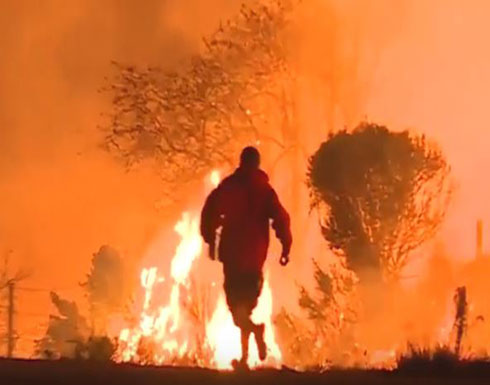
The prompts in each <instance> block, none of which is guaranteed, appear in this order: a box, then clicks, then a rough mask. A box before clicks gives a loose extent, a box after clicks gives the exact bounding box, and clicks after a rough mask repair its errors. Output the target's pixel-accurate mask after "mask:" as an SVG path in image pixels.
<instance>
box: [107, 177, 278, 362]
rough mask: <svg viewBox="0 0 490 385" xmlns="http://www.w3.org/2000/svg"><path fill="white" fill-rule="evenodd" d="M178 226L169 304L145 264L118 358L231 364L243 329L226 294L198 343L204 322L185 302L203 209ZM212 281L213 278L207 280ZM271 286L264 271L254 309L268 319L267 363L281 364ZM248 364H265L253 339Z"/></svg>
mask: <svg viewBox="0 0 490 385" xmlns="http://www.w3.org/2000/svg"><path fill="white" fill-rule="evenodd" d="M209 180H210V182H211V184H212V186H217V185H218V184H219V181H220V175H219V172H218V171H213V172H212V173H211V175H210V177H209ZM174 230H175V231H176V232H177V234H178V235H179V236H180V243H179V245H178V246H177V248H176V250H175V255H174V256H173V258H172V261H171V263H170V278H171V280H170V282H171V288H170V294H169V299H168V303H167V304H160V303H155V302H158V300H157V299H156V298H158V296H155V294H156V293H158V290H159V285H160V284H162V283H163V282H165V279H164V278H163V277H162V276H160V275H159V269H158V268H157V267H155V266H152V267H149V268H144V269H143V270H142V271H141V274H140V284H141V290H142V291H143V294H144V295H143V297H142V301H141V303H140V304H139V309H140V313H139V316H138V318H139V322H138V324H137V325H136V326H134V327H126V328H124V329H122V330H121V331H120V333H119V344H118V351H117V353H116V357H115V358H116V360H118V361H124V362H129V361H131V362H139V363H152V364H160V365H161V364H172V363H175V362H178V360H179V359H182V358H184V357H188V358H190V359H191V360H190V361H191V362H194V363H197V364H200V365H203V366H206V365H208V366H211V367H214V368H217V369H230V368H231V361H232V360H233V359H237V358H240V356H241V343H240V331H239V329H238V328H237V327H236V326H235V325H234V323H233V319H232V316H231V314H230V312H229V310H228V307H227V305H226V300H225V297H224V294H221V295H220V296H219V298H218V300H217V302H216V307H215V309H214V311H213V312H212V315H211V317H210V318H209V319H206V320H205V325H204V330H205V336H204V341H201V342H203V343H204V344H202V345H201V346H197V345H198V343H196V342H195V341H197V340H198V334H199V333H198V331H199V330H200V327H202V326H203V325H196V324H195V322H192V320H191V319H190V317H189V315H188V312H187V310H186V308H185V305H184V302H185V299H189V298H188V297H189V296H190V294H189V287H190V274H191V272H192V269H193V267H194V266H195V262H196V261H197V260H198V259H199V258H201V257H202V251H203V242H202V239H201V236H200V233H199V215H198V214H197V213H192V212H184V213H183V214H182V217H181V219H180V221H179V222H178V223H177V224H176V225H175V227H174ZM208 284H209V285H210V286H213V285H214V283H213V282H209V283H208ZM272 305H273V304H272V291H271V288H270V284H269V281H268V278H267V275H266V277H265V281H264V288H263V291H262V294H261V296H260V298H259V301H258V305H257V308H256V309H255V311H254V313H253V314H252V319H253V320H254V321H255V322H260V323H264V324H265V340H266V343H267V346H268V350H269V351H268V359H267V361H266V362H265V364H267V365H269V366H278V365H280V364H281V351H280V349H279V346H278V345H277V343H276V341H275V336H274V326H273V323H272V308H273V306H272ZM203 349H208V350H209V353H210V355H211V358H210V360H209V361H208V362H206V361H205V360H204V359H203V357H199V355H203V353H202V350H203ZM248 364H249V366H250V367H257V366H259V365H260V364H261V362H260V360H259V357H258V350H257V346H256V344H255V341H254V340H253V339H252V341H251V343H250V355H249V360H248Z"/></svg>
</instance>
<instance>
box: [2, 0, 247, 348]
mask: <svg viewBox="0 0 490 385" xmlns="http://www.w3.org/2000/svg"><path fill="white" fill-rule="evenodd" d="M238 6H239V2H238V1H226V0H213V1H207V2H206V6H204V5H203V2H201V1H198V0H186V1H155V0H148V1H144V2H141V1H137V0H134V1H130V0H124V1H119V0H109V1H104V2H100V1H98V0H89V1H87V0H83V1H82V0H75V1H70V2H64V1H57V0H51V1H43V2H33V1H29V0H21V1H16V2H1V4H0V51H1V52H2V55H1V59H0V101H1V102H0V255H3V253H5V252H7V250H12V261H13V263H14V264H15V265H18V266H21V267H22V268H23V269H27V270H29V271H31V272H32V275H31V277H30V278H29V280H27V281H25V282H23V285H24V286H28V287H33V288H35V289H40V290H41V291H39V292H25V291H22V290H21V288H20V287H19V291H18V294H17V297H18V303H17V308H18V322H19V323H18V324H17V325H16V326H17V329H18V330H17V331H18V332H19V334H20V335H21V337H22V338H24V337H25V338H31V336H32V335H34V336H35V335H36V334H38V333H39V332H40V330H37V331H33V330H31V329H29V330H28V329H26V328H24V327H23V323H24V322H25V323H26V324H27V323H29V324H30V325H32V322H33V321H37V322H39V323H41V322H43V321H45V320H47V313H46V310H45V309H46V306H47V305H48V303H49V290H56V291H57V292H60V293H62V295H63V296H66V297H69V298H70V299H74V300H77V301H79V300H81V299H82V298H83V297H82V295H83V294H82V291H81V289H80V288H79V285H78V283H79V282H82V281H83V279H84V277H85V275H86V273H87V272H88V271H89V267H90V259H91V257H92V254H93V253H94V252H96V251H97V250H98V249H99V247H100V246H101V245H103V244H109V245H111V246H113V247H115V248H116V249H117V250H119V251H120V252H121V255H122V256H123V257H124V258H125V259H126V261H127V262H128V263H133V264H136V263H138V262H139V258H140V257H141V255H142V254H143V252H144V250H145V248H146V247H147V245H148V244H149V242H150V240H152V239H153V237H154V235H155V232H156V231H158V229H159V228H160V226H161V225H162V223H165V221H166V220H168V216H169V214H171V213H166V212H163V213H162V212H161V211H157V210H155V207H154V202H155V201H157V200H158V199H159V198H160V193H161V191H160V188H159V180H158V178H157V177H155V176H154V175H153V174H152V173H151V172H149V171H147V170H137V171H135V172H131V173H127V172H126V171H125V170H124V169H123V167H121V165H120V164H117V163H116V162H115V161H114V159H112V158H110V157H109V156H108V155H106V154H105V153H104V152H103V151H101V150H100V149H99V148H98V145H99V143H100V141H101V137H100V131H99V130H98V129H97V125H98V124H100V123H101V122H103V116H101V113H104V112H107V111H108V110H109V108H110V101H109V95H107V94H104V93H100V92H98V91H99V90H100V88H101V87H103V86H104V85H105V84H106V83H105V77H110V76H111V75H112V71H113V68H112V66H111V61H112V60H115V61H119V62H122V63H131V64H136V65H145V66H146V65H159V66H163V67H175V66H177V65H180V63H181V62H182V61H184V60H186V59H187V58H188V56H189V55H190V54H192V53H194V52H196V50H197V49H198V48H199V44H200V41H201V40H200V39H201V36H202V35H203V34H206V33H209V32H210V30H212V29H213V28H215V26H216V24H217V23H218V20H219V19H220V18H221V17H227V15H228V14H229V13H231V12H234V11H236V9H237V7H238ZM190 11H192V12H190ZM196 11H198V13H195V12H196ZM133 270H134V269H133ZM81 302H83V301H81ZM26 310H28V311H29V313H30V314H31V316H32V317H34V318H32V317H31V316H26V315H24V313H25V311H26ZM82 311H83V309H82ZM41 330H42V328H41ZM31 339H32V338H31ZM30 343H31V345H32V341H31V342H30ZM19 344H20V345H22V344H24V345H25V344H27V342H26V341H22V340H21V341H19ZM19 349H20V350H22V347H21V346H20V347H19ZM19 349H18V350H19ZM29 350H30V349H29Z"/></svg>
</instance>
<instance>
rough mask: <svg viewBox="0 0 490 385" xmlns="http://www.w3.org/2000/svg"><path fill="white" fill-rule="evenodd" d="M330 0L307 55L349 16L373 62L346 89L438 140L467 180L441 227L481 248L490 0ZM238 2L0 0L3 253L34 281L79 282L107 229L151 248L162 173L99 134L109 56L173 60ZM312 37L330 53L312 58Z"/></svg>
mask: <svg viewBox="0 0 490 385" xmlns="http://www.w3.org/2000/svg"><path fill="white" fill-rule="evenodd" d="M304 3H305V4H306V6H307V4H308V1H304ZM316 3H317V4H318V3H319V1H316ZM320 3H321V2H320ZM323 3H324V4H325V5H328V6H329V7H328V9H330V10H332V9H333V12H334V17H332V15H331V14H329V16H328V17H327V14H322V13H321V12H320V13H318V14H316V15H314V17H316V21H317V23H313V24H311V25H304V26H302V28H303V29H304V30H305V31H306V32H307V33H306V34H305V36H315V39H314V40H312V41H313V43H311V42H310V43H308V42H305V43H304V44H305V47H307V49H308V51H309V52H308V53H307V54H306V55H305V58H306V59H305V60H306V61H308V62H310V63H306V64H307V67H308V64H312V62H315V63H313V64H312V65H311V68H321V67H322V63H325V66H327V65H328V60H329V56H328V52H329V47H330V45H331V46H339V45H341V47H340V48H342V49H343V51H346V52H348V51H349V50H350V49H351V48H352V47H350V45H349V43H348V42H349V41H350V40H349V39H348V37H349V34H350V33H354V32H353V31H354V30H355V33H357V35H358V36H361V37H362V39H360V42H359V46H358V47H357V48H358V49H360V52H362V53H363V54H362V57H364V58H369V60H368V62H369V65H366V66H363V63H361V64H360V65H359V68H358V72H356V74H357V75H356V76H357V77H358V81H357V83H356V84H359V85H362V88H363V90H362V97H359V98H360V100H361V102H359V103H351V102H352V98H355V97H358V91H357V90H356V89H353V90H350V92H346V93H345V94H342V95H340V99H342V98H345V99H348V100H346V103H345V104H346V105H347V104H349V103H350V105H353V106H354V107H351V109H352V108H354V109H355V111H354V112H353V113H352V114H351V115H352V116H356V117H357V118H358V119H361V118H363V117H367V118H368V119H369V120H373V121H376V122H379V123H383V124H386V125H388V126H389V127H392V128H394V129H404V128H411V129H414V130H416V131H418V132H423V133H426V134H427V135H428V136H429V137H430V138H432V139H434V140H436V141H437V142H438V143H439V144H440V145H441V147H442V148H443V150H444V152H445V154H446V156H447V158H448V161H449V162H450V164H451V165H452V168H453V176H454V179H455V181H456V184H457V189H456V192H455V196H454V201H453V205H452V207H451V211H450V215H449V217H448V218H447V222H446V223H445V225H444V229H443V231H442V233H441V236H440V237H441V239H442V240H443V241H444V242H445V243H446V244H447V245H448V246H449V247H448V249H449V250H450V251H451V252H452V253H453V254H454V255H455V256H457V257H461V258H463V257H468V256H472V255H473V253H474V238H475V236H474V228H475V221H476V219H477V218H478V217H481V218H482V219H483V220H484V222H485V223H487V224H488V226H486V227H485V235H486V238H488V237H489V236H490V230H488V229H490V200H489V199H488V196H489V195H490V182H489V180H488V176H487V170H488V169H489V167H490V152H489V151H488V148H487V146H488V144H489V139H490V115H489V114H488V103H489V100H490V45H489V44H488V36H490V23H488V17H487V16H488V14H489V13H490V2H488V1H486V0H469V1H462V0H413V1H405V0H403V1H387V0H371V1H370V0H356V1H354V0H348V1H340V0H336V1H333V0H332V1H329V0H324V1H323ZM239 6H240V1H238V0H236V1H235V0H206V1H204V0H161V1H156V0H145V1H137V0H107V1H103V2H102V1H100V0H70V1H62V0H45V1H35V0H17V1H1V2H0V253H4V252H7V251H8V250H12V255H13V256H14V257H15V258H14V259H15V263H16V264H17V265H19V266H23V267H24V268H27V269H28V270H30V271H32V277H31V278H29V281H28V283H26V285H32V286H36V287H43V288H48V289H49V288H63V287H73V286H76V285H77V284H78V282H80V281H81V280H83V277H84V276H85V274H86V273H87V270H88V267H89V262H90V257H91V255H92V253H94V252H95V251H97V250H98V248H99V247H100V246H101V245H103V244H110V245H112V246H114V247H116V248H117V249H118V250H120V251H121V252H122V253H123V255H125V256H128V257H130V258H133V259H137V257H138V256H140V255H141V254H142V253H143V251H144V250H145V248H146V247H147V245H148V243H149V242H150V241H151V239H152V238H153V236H154V235H155V232H156V231H157V229H158V228H159V224H160V223H161V222H162V221H163V220H164V217H165V213H161V212H158V211H156V210H155V207H154V202H155V201H157V200H158V199H159V196H160V193H161V190H160V187H159V181H158V179H157V177H156V176H154V175H153V174H152V173H151V172H148V171H145V170H137V171H133V172H131V173H127V172H125V171H124V170H123V169H122V167H121V166H120V165H119V164H117V163H116V162H115V161H114V160H113V159H111V158H110V157H109V156H108V155H107V154H105V153H104V152H103V151H101V150H100V148H99V147H98V144H99V143H100V139H101V138H100V133H99V131H98V130H97V125H98V124H99V123H100V121H101V116H100V114H101V113H104V112H107V111H108V110H109V108H110V104H109V98H108V95H106V94H104V93H100V92H98V91H99V90H100V88H101V87H102V86H104V78H105V77H108V76H109V77H110V76H111V71H112V67H111V64H110V62H111V60H116V61H119V62H122V63H127V64H136V65H151V66H155V65H159V66H163V67H173V66H176V65H179V63H181V62H182V61H183V60H185V59H186V58H187V57H188V56H189V55H190V54H192V53H194V52H196V51H197V50H198V49H199V46H200V42H201V40H200V39H201V36H202V35H203V34H206V33H209V32H210V31H212V30H213V28H215V27H216V25H218V22H219V20H220V19H221V18H226V17H228V16H230V15H231V14H233V12H236V11H237V10H238V9H239ZM322 18H325V19H322ZM330 22H332V23H335V24H336V25H337V26H340V27H339V28H338V30H336V31H337V33H336V34H329V31H330V29H329V28H328V25H330V24H329V23H330ZM322 25H323V26H324V28H319V27H320V26H322ZM343 25H346V26H348V28H347V27H346V28H342V26H343ZM315 28H318V29H315ZM327 35H328V36H327ZM380 42H381V43H380ZM342 44H345V46H342ZM315 52H323V53H324V56H323V57H322V58H321V59H319V58H318V60H317V58H316V57H315ZM352 60H356V59H355V56H354V57H353V59H352ZM339 65H345V63H339ZM336 73H338V72H336V71H335V68H333V70H332V74H333V75H332V77H333V78H332V82H335V81H336V79H335V76H336V75H335V74H336ZM359 92H360V91H359ZM339 104H343V101H342V100H340V101H339ZM358 119H357V120H358ZM349 123H350V124H352V123H355V122H353V121H352V122H349ZM320 125H322V123H319V122H318V121H316V122H315V124H312V125H311V126H310V127H308V126H305V127H303V128H302V129H303V130H311V131H312V132H313V131H316V130H318V129H319V128H318V126H320ZM314 137H315V138H317V137H321V135H314ZM310 144H311V145H310V149H311V150H314V147H315V146H316V143H310Z"/></svg>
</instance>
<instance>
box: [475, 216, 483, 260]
mask: <svg viewBox="0 0 490 385" xmlns="http://www.w3.org/2000/svg"><path fill="white" fill-rule="evenodd" d="M482 256H483V221H482V220H481V219H478V221H477V222H476V258H481V257H482Z"/></svg>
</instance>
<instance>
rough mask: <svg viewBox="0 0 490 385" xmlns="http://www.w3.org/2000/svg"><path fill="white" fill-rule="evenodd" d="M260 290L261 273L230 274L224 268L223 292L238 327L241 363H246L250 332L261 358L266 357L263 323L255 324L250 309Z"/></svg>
mask: <svg viewBox="0 0 490 385" xmlns="http://www.w3.org/2000/svg"><path fill="white" fill-rule="evenodd" d="M261 290H262V274H261V273H260V272H259V273H257V274H250V273H249V274H243V273H240V274H237V275H235V274H230V272H229V271H226V270H225V293H226V299H227V302H228V306H229V308H230V311H231V313H232V315H233V321H234V323H235V325H236V326H238V327H239V328H240V333H241V345H242V358H241V360H240V362H241V363H242V364H245V365H246V363H247V360H248V348H249V339H250V333H253V334H254V337H255V341H256V343H257V347H258V350H259V357H260V359H261V360H264V359H265V358H266V354H267V347H266V345H265V341H264V324H258V325H257V324H255V323H254V322H253V321H252V319H251V316H252V311H253V309H254V308H255V306H257V301H258V298H259V295H260V292H261Z"/></svg>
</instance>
